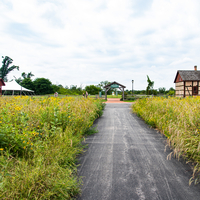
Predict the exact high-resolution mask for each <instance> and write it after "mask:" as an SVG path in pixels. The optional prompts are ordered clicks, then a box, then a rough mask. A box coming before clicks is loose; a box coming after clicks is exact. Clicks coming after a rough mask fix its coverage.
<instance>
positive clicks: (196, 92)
mask: <svg viewBox="0 0 200 200" xmlns="http://www.w3.org/2000/svg"><path fill="white" fill-rule="evenodd" d="M197 94H198V86H194V87H193V95H197Z"/></svg>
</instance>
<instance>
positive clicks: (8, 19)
mask: <svg viewBox="0 0 200 200" xmlns="http://www.w3.org/2000/svg"><path fill="white" fill-rule="evenodd" d="M199 10H200V1H199V0H191V1H188V0H28V1H26V0H0V47H1V48H0V55H1V56H9V57H10V58H12V59H13V64H14V65H18V66H19V67H20V71H19V72H18V71H15V72H14V71H13V72H11V73H10V75H9V78H10V79H12V78H13V76H16V77H20V75H21V73H22V72H26V73H28V72H32V73H33V74H34V75H35V76H34V77H33V78H38V77H45V78H48V79H49V80H50V81H51V82H52V83H53V84H62V85H63V86H66V85H68V86H70V85H77V86H80V85H82V86H83V87H84V86H86V85H91V84H94V85H96V84H98V83H100V82H101V81H105V80H108V81H110V82H111V81H117V82H119V83H121V84H123V85H125V86H126V87H127V89H131V88H132V83H131V80H134V89H135V90H140V89H146V86H147V75H148V76H149V77H150V79H151V80H152V81H154V83H155V84H154V88H155V89H157V88H159V87H165V88H166V89H169V88H170V87H174V83H173V81H174V78H175V75H176V72H177V70H181V69H188V70H193V68H194V65H197V66H199V69H200V11H199Z"/></svg>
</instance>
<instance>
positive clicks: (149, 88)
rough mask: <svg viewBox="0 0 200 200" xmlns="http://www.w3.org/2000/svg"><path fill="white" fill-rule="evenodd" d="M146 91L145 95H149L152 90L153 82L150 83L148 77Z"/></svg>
mask: <svg viewBox="0 0 200 200" xmlns="http://www.w3.org/2000/svg"><path fill="white" fill-rule="evenodd" d="M147 83H148V85H147V89H146V94H147V95H149V94H150V91H151V90H153V85H154V81H151V80H150V78H149V76H148V75H147Z"/></svg>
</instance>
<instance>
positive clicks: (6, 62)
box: [0, 56, 19, 82]
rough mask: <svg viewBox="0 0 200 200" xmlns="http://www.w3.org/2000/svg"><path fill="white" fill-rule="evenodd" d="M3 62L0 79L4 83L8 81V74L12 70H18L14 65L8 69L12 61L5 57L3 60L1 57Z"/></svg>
mask: <svg viewBox="0 0 200 200" xmlns="http://www.w3.org/2000/svg"><path fill="white" fill-rule="evenodd" d="M2 58H3V61H2V67H1V68H0V78H2V79H3V80H4V82H7V81H8V78H7V76H8V74H9V73H10V72H11V71H13V70H14V69H17V70H19V66H16V65H12V66H10V67H9V65H11V64H12V62H13V60H12V59H11V58H10V57H8V56H6V57H5V58H4V57H3V56H2Z"/></svg>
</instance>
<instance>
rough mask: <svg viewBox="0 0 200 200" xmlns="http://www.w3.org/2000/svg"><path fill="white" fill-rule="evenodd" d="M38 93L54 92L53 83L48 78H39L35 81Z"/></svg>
mask: <svg viewBox="0 0 200 200" xmlns="http://www.w3.org/2000/svg"><path fill="white" fill-rule="evenodd" d="M33 83H34V87H35V89H34V90H35V93H36V94H52V93H53V88H52V83H51V81H50V80H49V79H46V78H37V79H35V80H34V81H33Z"/></svg>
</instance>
